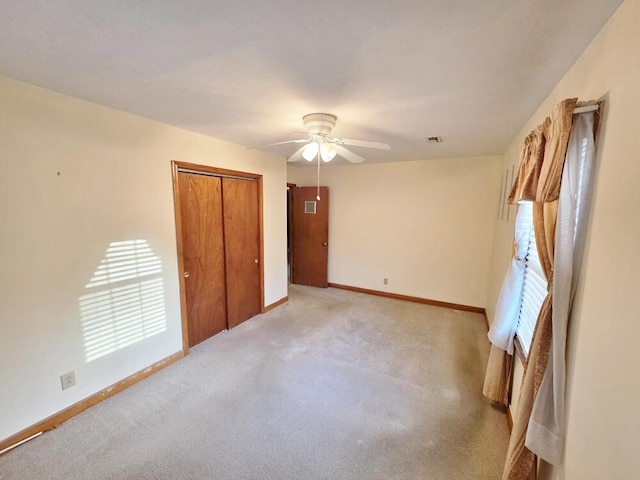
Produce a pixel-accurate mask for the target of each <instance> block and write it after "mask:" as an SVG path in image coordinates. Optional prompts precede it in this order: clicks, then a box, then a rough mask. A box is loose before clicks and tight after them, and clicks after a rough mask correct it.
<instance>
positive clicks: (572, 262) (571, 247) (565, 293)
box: [525, 112, 595, 464]
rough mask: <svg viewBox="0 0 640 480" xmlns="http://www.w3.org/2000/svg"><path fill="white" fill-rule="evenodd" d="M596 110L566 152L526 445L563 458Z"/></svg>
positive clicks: (576, 129)
mask: <svg viewBox="0 0 640 480" xmlns="http://www.w3.org/2000/svg"><path fill="white" fill-rule="evenodd" d="M593 128H594V113H593V112H590V113H581V114H579V115H576V118H574V120H573V126H572V128H571V135H570V137H569V144H568V147H567V154H566V157H565V162H564V167H563V173H562V183H561V187H560V198H559V199H558V215H557V223H556V232H555V242H556V243H555V258H554V267H553V313H552V319H553V320H552V331H553V339H552V343H551V348H550V351H549V360H548V363H547V368H546V370H545V372H544V376H543V378H542V382H541V384H540V389H539V390H538V395H537V397H536V399H535V401H534V404H533V410H532V413H531V417H530V420H529V428H528V430H527V436H526V440H525V445H526V447H527V448H528V449H529V450H531V451H532V452H533V453H535V454H536V455H538V456H539V457H540V458H542V459H543V460H545V461H547V462H549V463H551V464H558V463H559V462H560V461H561V458H562V450H563V444H564V429H565V410H564V409H565V403H564V401H565V349H566V338H567V325H568V321H569V318H570V314H571V304H572V301H573V296H574V293H575V289H576V284H577V281H578V277H579V275H580V265H581V260H582V254H583V251H584V243H585V235H586V226H587V221H588V215H589V206H590V203H591V194H592V188H593V173H594V156H595V145H594V131H593Z"/></svg>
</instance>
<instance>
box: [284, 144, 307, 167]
mask: <svg viewBox="0 0 640 480" xmlns="http://www.w3.org/2000/svg"><path fill="white" fill-rule="evenodd" d="M305 146H306V145H305ZM303 151H304V146H303V147H300V148H299V149H298V150H296V151H295V152H293V154H292V155H291V156H290V157H289V158H287V162H289V163H291V162H297V161H298V160H302V152H303Z"/></svg>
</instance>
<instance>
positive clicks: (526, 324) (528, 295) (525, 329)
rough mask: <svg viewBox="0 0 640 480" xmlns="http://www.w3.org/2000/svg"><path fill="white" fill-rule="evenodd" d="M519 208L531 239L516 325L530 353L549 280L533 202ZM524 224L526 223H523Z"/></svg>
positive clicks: (521, 344) (517, 334)
mask: <svg viewBox="0 0 640 480" xmlns="http://www.w3.org/2000/svg"><path fill="white" fill-rule="evenodd" d="M518 208H520V209H524V212H523V213H524V215H522V216H521V217H520V219H521V221H522V222H526V223H527V227H528V229H529V239H528V242H529V243H528V246H527V255H526V257H525V267H524V283H523V287H522V297H521V299H520V308H519V314H518V326H517V327H516V337H517V339H518V340H519V343H520V346H521V347H522V350H523V352H522V353H524V355H525V356H526V355H528V354H529V349H530V347H531V340H532V338H533V331H534V329H535V326H536V321H537V320H538V314H539V313H540V308H541V307H542V302H543V301H544V299H545V297H546V296H547V281H546V280H545V276H544V272H543V271H542V265H541V264H540V258H539V257H538V248H537V245H536V236H535V233H534V230H533V203H532V202H520V203H519V204H518ZM523 226H524V225H523Z"/></svg>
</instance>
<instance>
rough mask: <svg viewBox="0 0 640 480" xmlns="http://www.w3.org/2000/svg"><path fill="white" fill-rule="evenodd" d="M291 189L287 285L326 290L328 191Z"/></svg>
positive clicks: (325, 189) (308, 188)
mask: <svg viewBox="0 0 640 480" xmlns="http://www.w3.org/2000/svg"><path fill="white" fill-rule="evenodd" d="M317 195H318V190H317V187H292V188H291V221H292V227H293V228H292V232H291V234H292V235H291V236H292V245H291V247H292V256H291V282H292V283H297V284H299V285H310V286H312V287H322V288H326V287H327V286H328V260H329V189H328V188H327V187H320V200H317V199H316V196H317Z"/></svg>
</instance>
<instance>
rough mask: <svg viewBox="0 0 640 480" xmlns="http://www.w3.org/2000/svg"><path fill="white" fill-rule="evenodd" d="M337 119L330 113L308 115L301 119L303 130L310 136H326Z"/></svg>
mask: <svg viewBox="0 0 640 480" xmlns="http://www.w3.org/2000/svg"><path fill="white" fill-rule="evenodd" d="M337 120H338V117H336V116H335V115H331V114H330V113H310V114H309V115H305V116H304V117H302V122H303V123H304V128H305V129H306V130H307V132H309V133H310V134H312V135H322V136H327V135H329V134H330V133H331V131H332V130H333V128H334V127H335V126H336V121H337Z"/></svg>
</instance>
